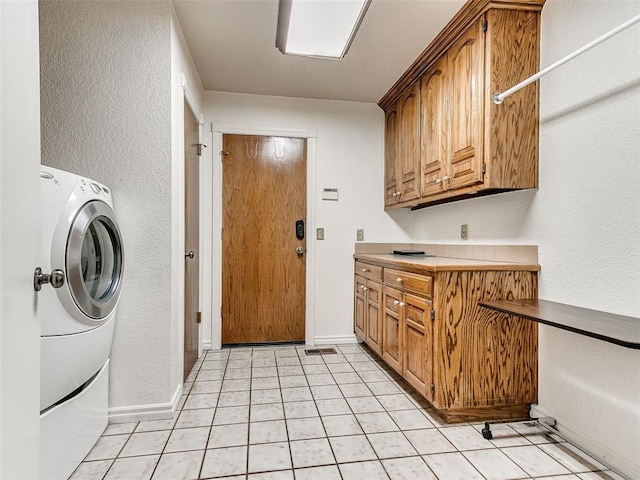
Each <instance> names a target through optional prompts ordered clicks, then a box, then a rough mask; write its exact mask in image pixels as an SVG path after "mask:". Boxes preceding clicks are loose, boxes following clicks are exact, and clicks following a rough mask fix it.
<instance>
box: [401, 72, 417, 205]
mask: <svg viewBox="0 0 640 480" xmlns="http://www.w3.org/2000/svg"><path fill="white" fill-rule="evenodd" d="M419 135H420V82H416V83H414V84H413V85H412V86H411V87H410V88H409V90H408V91H407V92H406V93H404V94H403V95H402V97H401V99H400V133H399V135H398V142H399V144H400V158H399V161H398V167H399V170H400V171H399V173H398V174H397V179H398V182H400V185H399V189H398V190H399V192H400V195H399V201H400V202H408V201H411V200H415V199H416V198H418V197H420V173H419V172H420V137H419Z"/></svg>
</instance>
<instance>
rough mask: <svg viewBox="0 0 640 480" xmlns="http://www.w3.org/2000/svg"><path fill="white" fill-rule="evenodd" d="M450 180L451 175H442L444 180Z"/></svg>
mask: <svg viewBox="0 0 640 480" xmlns="http://www.w3.org/2000/svg"><path fill="white" fill-rule="evenodd" d="M449 180H451V178H449V175H445V176H444V177H442V181H443V182H448V181H449Z"/></svg>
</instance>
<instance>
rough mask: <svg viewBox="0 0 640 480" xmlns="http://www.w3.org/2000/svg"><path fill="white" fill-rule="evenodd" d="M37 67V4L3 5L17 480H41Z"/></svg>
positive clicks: (4, 307) (3, 379) (9, 415)
mask: <svg viewBox="0 0 640 480" xmlns="http://www.w3.org/2000/svg"><path fill="white" fill-rule="evenodd" d="M38 63H39V60H38V2H37V1H22V2H3V1H0V74H1V77H0V293H1V295H0V478H11V479H15V480H18V479H34V478H38V477H39V475H38V447H39V444H38V439H39V431H40V418H39V410H40V408H39V404H40V317H39V315H38V311H37V305H38V304H37V295H36V293H35V292H34V290H33V270H34V268H35V267H36V266H37V262H38V258H39V243H40V241H39V240H40V228H39V223H38V218H39V215H40V177H39V175H38V173H39V170H40V95H39V91H40V86H39V77H38V73H39V72H38ZM45 288H49V287H45Z"/></svg>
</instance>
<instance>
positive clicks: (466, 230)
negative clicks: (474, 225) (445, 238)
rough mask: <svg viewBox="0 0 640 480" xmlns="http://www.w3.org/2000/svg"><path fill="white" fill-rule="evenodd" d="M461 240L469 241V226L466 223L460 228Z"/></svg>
mask: <svg viewBox="0 0 640 480" xmlns="http://www.w3.org/2000/svg"><path fill="white" fill-rule="evenodd" d="M460 238H461V239H462V240H468V239H469V225H467V224H466V223H465V224H464V225H461V226H460Z"/></svg>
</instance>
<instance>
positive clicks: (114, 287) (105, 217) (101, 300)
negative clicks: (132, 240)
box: [66, 201, 123, 320]
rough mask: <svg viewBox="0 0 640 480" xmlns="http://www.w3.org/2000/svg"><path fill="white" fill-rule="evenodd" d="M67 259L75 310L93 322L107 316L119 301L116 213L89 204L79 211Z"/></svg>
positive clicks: (120, 268) (120, 257) (120, 265)
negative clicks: (78, 310)
mask: <svg viewBox="0 0 640 480" xmlns="http://www.w3.org/2000/svg"><path fill="white" fill-rule="evenodd" d="M66 258H67V261H66V263H67V281H68V284H69V290H70V292H71V296H72V297H73V301H74V302H75V303H76V305H77V306H78V308H79V309H80V310H81V311H82V313H84V314H85V315H86V316H88V317H90V318H91V319H94V320H100V319H102V318H104V317H106V316H107V315H109V314H110V313H111V312H112V311H113V310H114V309H115V308H116V304H117V303H118V298H119V297H120V287H121V280H122V271H123V252H122V237H121V235H120V231H119V230H118V227H117V224H116V222H115V213H114V212H113V210H112V209H111V208H110V207H109V206H108V205H107V204H106V203H104V202H101V201H91V202H89V203H87V204H85V205H84V206H83V207H82V208H81V209H80V211H79V212H78V214H77V215H76V218H75V219H74V221H73V224H72V226H71V230H70V232H69V238H68V241H67V254H66Z"/></svg>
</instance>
